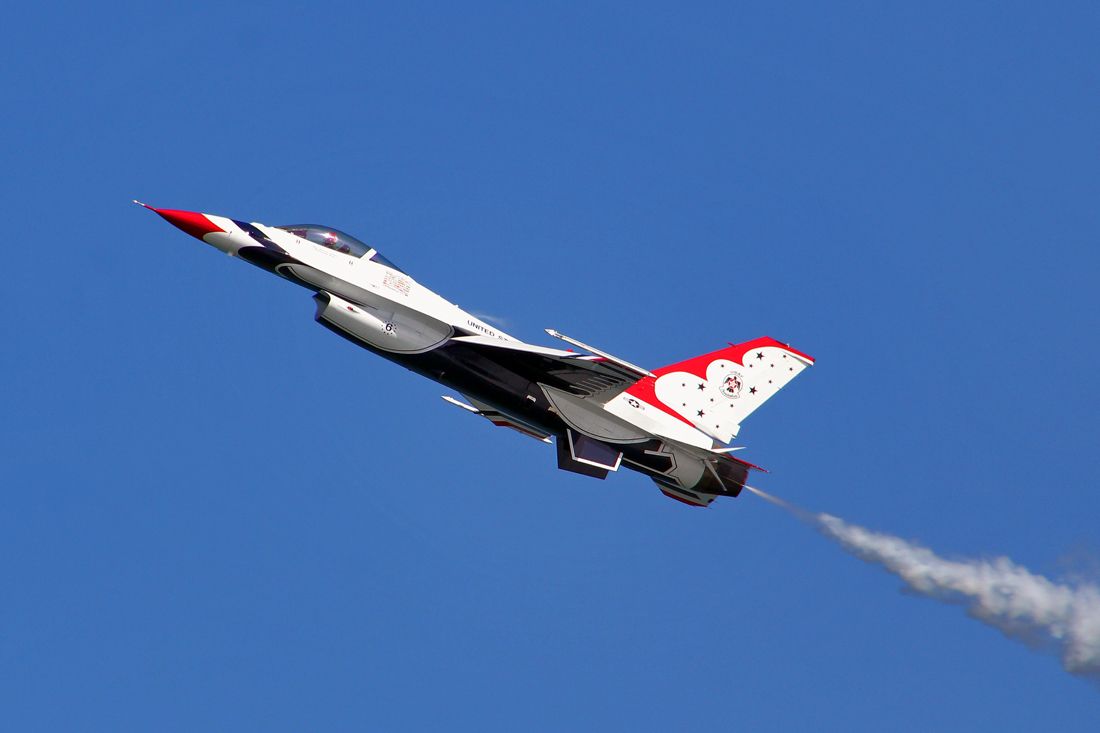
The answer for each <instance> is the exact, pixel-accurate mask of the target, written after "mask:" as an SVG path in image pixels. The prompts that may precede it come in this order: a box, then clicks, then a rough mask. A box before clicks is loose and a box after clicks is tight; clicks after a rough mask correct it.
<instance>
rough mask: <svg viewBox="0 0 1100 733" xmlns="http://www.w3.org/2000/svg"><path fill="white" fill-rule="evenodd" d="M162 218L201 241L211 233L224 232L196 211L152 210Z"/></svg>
mask: <svg viewBox="0 0 1100 733" xmlns="http://www.w3.org/2000/svg"><path fill="white" fill-rule="evenodd" d="M153 211H155V212H157V213H158V214H160V215H161V216H162V217H164V219H165V221H167V222H168V223H169V224H172V225H173V226H176V227H179V228H180V229H182V230H183V231H185V232H187V233H188V234H190V235H191V236H192V237H196V238H198V239H202V238H203V237H204V236H206V235H207V234H210V233H212V232H224V231H225V230H224V229H222V228H221V227H220V226H218V225H217V224H215V223H214V222H212V221H210V220H209V219H207V218H206V215H205V214H200V213H198V212H196V211H180V210H179V209H153Z"/></svg>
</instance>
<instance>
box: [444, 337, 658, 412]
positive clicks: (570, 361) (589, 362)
mask: <svg viewBox="0 0 1100 733" xmlns="http://www.w3.org/2000/svg"><path fill="white" fill-rule="evenodd" d="M448 346H450V347H452V348H465V349H470V350H472V351H474V352H476V353H478V354H479V355H481V356H482V357H484V358H486V359H489V360H491V361H493V362H496V363H498V364H500V365H501V366H503V367H505V368H507V369H508V370H509V371H512V372H514V373H516V374H519V375H521V376H523V377H524V378H526V379H527V380H528V381H530V382H532V383H536V384H548V385H550V386H552V387H557V388H559V389H564V390H567V391H569V392H571V393H572V394H575V395H577V396H580V397H586V398H590V399H592V400H593V401H594V402H596V403H604V402H606V401H607V400H610V399H611V398H612V397H614V396H616V395H618V394H619V393H621V392H622V391H623V390H625V389H626V388H627V387H629V386H630V385H632V384H634V383H635V382H637V381H638V379H639V378H640V375H639V374H637V373H636V372H634V371H631V370H630V369H628V368H626V367H623V366H621V365H619V364H616V363H613V362H609V361H607V360H606V359H604V358H603V357H600V356H591V355H587V354H578V353H575V352H572V351H563V350H562V349H551V348H547V347H545V346H536V345H534V344H527V343H523V342H521V341H502V340H500V339H495V338H490V337H488V336H456V337H454V338H452V339H451V340H450V341H449V342H448Z"/></svg>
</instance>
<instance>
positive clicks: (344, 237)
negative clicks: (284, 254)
mask: <svg viewBox="0 0 1100 733" xmlns="http://www.w3.org/2000/svg"><path fill="white" fill-rule="evenodd" d="M275 228H276V229H282V230H283V231H284V232H290V233H291V234H293V235H294V236H296V237H301V238H302V239H308V240H309V241H310V242H313V243H314V244H319V245H321V246H322V247H327V248H328V249H331V250H335V251H336V252H343V253H344V254H346V255H348V256H349V257H362V256H363V255H365V254H371V253H373V254H371V256H370V257H368V258H367V259H369V260H371V261H372V262H377V263H378V264H380V265H385V266H386V267H389V268H392V269H394V270H397V271H398V272H402V270H401V268H400V267H398V266H397V265H395V264H393V263H392V262H390V261H389V260H388V259H386V258H385V257H383V256H382V255H381V254H379V253H378V250H376V249H374V248H373V247H371V246H369V245H367V244H365V243H363V242H360V241H359V240H358V239H356V238H355V237H353V236H351V235H350V234H345V233H344V232H342V231H340V230H339V229H333V228H332V227H325V226H320V225H318V224H286V225H284V226H277V227H275Z"/></svg>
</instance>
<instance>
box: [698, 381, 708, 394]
mask: <svg viewBox="0 0 1100 733" xmlns="http://www.w3.org/2000/svg"><path fill="white" fill-rule="evenodd" d="M706 388H707V385H705V384H703V383H702V382H700V383H699V391H700V392H702V391H703V390H704V389H706Z"/></svg>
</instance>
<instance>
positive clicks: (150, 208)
mask: <svg viewBox="0 0 1100 733" xmlns="http://www.w3.org/2000/svg"><path fill="white" fill-rule="evenodd" d="M134 203H135V204H137V205H138V206H140V207H142V208H144V209H149V211H156V209H154V208H153V207H152V206H150V205H149V204H147V203H145V202H144V201H138V200H137V199H134Z"/></svg>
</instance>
